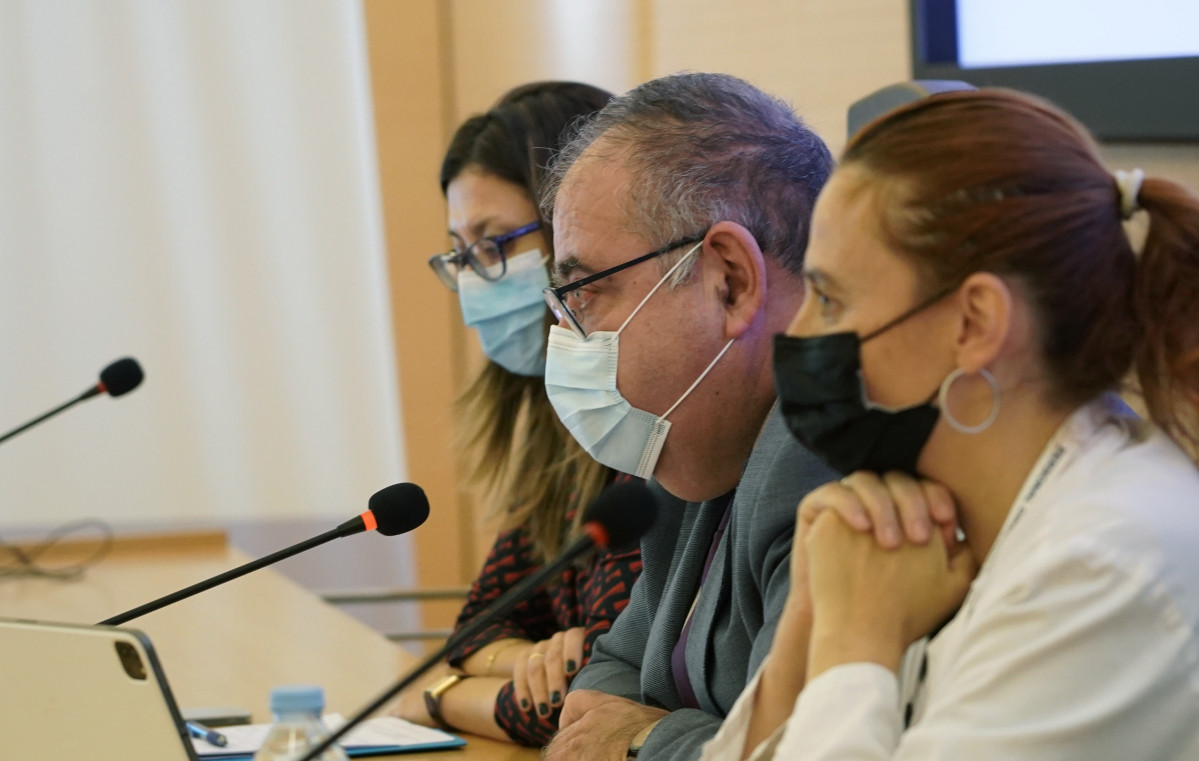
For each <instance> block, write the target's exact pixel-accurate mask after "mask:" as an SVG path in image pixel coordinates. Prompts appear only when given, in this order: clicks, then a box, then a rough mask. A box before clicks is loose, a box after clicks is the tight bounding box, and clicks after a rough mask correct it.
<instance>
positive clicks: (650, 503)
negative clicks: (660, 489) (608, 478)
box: [583, 481, 658, 547]
mask: <svg viewBox="0 0 1199 761" xmlns="http://www.w3.org/2000/svg"><path fill="white" fill-rule="evenodd" d="M657 517H658V500H657V498H656V497H654V493H653V492H652V491H650V490H649V487H648V486H646V485H645V484H643V483H640V482H637V481H628V482H626V483H622V484H612V485H611V486H609V487H608V488H607V489H604V490H603V491H602V492H600V495H599V496H598V497H596V498H595V500H594V501H593V502H592V503H591V504H590V505H588V506H587V509H586V510H585V511H583V523H584V525H586V524H592V523H594V524H599V526H600V527H602V529H603V530H602V531H601V532H598V533H600V534H601V535H602V536H597V535H596V532H592V531H588V533H589V534H591V536H592V537H593V538H594V539H595V540H596V544H598V545H600V546H601V547H627V546H629V545H631V544H633V543H634V542H636V541H637V540H638V539H640V538H641V535H642V534H644V533H645V532H646V531H649V529H650V526H653V525H654V520H655V519H656V518H657Z"/></svg>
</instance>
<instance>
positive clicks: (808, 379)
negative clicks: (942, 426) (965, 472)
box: [774, 289, 953, 475]
mask: <svg viewBox="0 0 1199 761" xmlns="http://www.w3.org/2000/svg"><path fill="white" fill-rule="evenodd" d="M952 290H953V289H947V290H945V291H942V292H939V293H938V294H936V295H935V296H933V297H932V298H930V299H928V300H926V301H923V302H921V303H920V304H918V305H916V306H915V307H914V308H912V309H910V310H908V311H907V312H904V313H903V314H901V315H900V316H899V317H897V318H895V319H894V320H892V321H891V322H889V323H887V324H886V325H884V326H883V327H881V328H879V329H878V330H875V331H874V332H872V333H870V334H869V335H867V336H866V337H864V338H861V339H859V338H858V334H857V333H831V334H829V335H823V336H809V337H806V338H795V337H792V336H787V335H777V336H775V337H774V385H775V388H776V389H777V390H778V395H779V405H780V409H781V411H782V413H783V419H784V420H785V421H786V423H787V428H788V429H789V430H790V431H791V435H792V436H794V437H795V438H796V439H798V440H799V443H801V444H803V445H804V446H805V447H807V448H808V449H809V450H810V451H812V452H813V453H815V454H816V455H817V456H818V457H820V458H821V459H822V460H824V461H825V462H826V463H828V464H829V466H830V467H832V468H833V470H836V471H837V472H839V473H841V474H842V475H848V474H850V473H853V472H854V471H857V470H868V471H873V472H875V473H885V472H887V471H890V470H899V471H903V472H905V473H909V474H911V475H915V474H916V459H917V458H918V457H919V456H920V452H921V450H923V449H924V445H925V444H926V443H927V442H928V437H929V436H930V435H932V432H933V426H935V425H936V423H937V417H938V415H939V414H940V413H939V411H938V410H937V408H936V407H934V406H933V405H932V404H931V402H932V400H933V399H934V398H935V397H936V391H934V392H933V394H932V396H930V397H929V399H928V401H926V402H924V403H922V404H917V405H914V406H911V407H905V408H903V409H899V410H889V409H886V408H884V407H879V406H877V405H874V404H872V403H871V402H870V401H869V400H867V398H866V386H865V384H864V383H863V382H862V364H861V352H860V348H861V344H862V343H863V342H865V341H869V340H870V339H871V338H874V337H875V336H877V335H879V334H881V333H883V332H884V331H886V330H889V329H891V328H892V327H894V326H896V325H898V324H899V323H901V322H903V321H904V320H906V319H907V318H909V317H911V316H912V315H914V314H916V313H917V312H919V311H921V310H923V309H925V308H926V307H928V306H930V305H931V304H933V303H934V302H936V301H939V300H940V299H942V298H944V297H945V296H946V295H948V294H949V293H950V292H951V291H952Z"/></svg>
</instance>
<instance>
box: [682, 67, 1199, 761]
mask: <svg viewBox="0 0 1199 761" xmlns="http://www.w3.org/2000/svg"><path fill="white" fill-rule="evenodd" d="M1126 220H1131V221H1132V222H1133V224H1134V225H1135V227H1134V228H1133V230H1132V232H1133V233H1134V234H1133V235H1132V240H1136V241H1138V243H1136V244H1133V243H1131V242H1130V235H1129V232H1130V231H1126V229H1125V224H1124V223H1125V221H1126ZM1138 231H1139V232H1141V233H1144V235H1143V243H1141V242H1139V241H1141V239H1142V235H1140V234H1135V233H1137V232H1138ZM804 267H805V275H806V281H807V283H808V288H809V291H808V294H807V296H806V299H805V302H804V304H803V306H802V308H801V309H800V311H799V313H798V314H797V316H796V317H795V320H794V322H793V323H792V324H791V327H790V329H789V331H788V335H786V336H780V337H778V338H777V339H776V344H775V358H774V363H775V378H776V384H777V387H778V391H779V399H780V404H781V407H782V412H783V414H784V416H785V418H786V420H787V422H788V425H789V427H790V428H791V430H792V432H793V433H794V434H795V435H796V437H797V438H798V439H799V440H800V441H802V442H803V443H804V444H805V445H806V446H807V447H809V448H810V449H812V450H813V451H814V452H816V453H817V454H819V455H821V456H822V457H824V458H825V459H826V460H827V461H828V462H829V464H831V465H832V466H833V467H834V468H836V469H837V470H839V471H840V472H841V473H843V474H845V478H844V479H843V480H841V481H840V482H833V483H831V484H829V485H826V486H824V487H821V488H820V489H818V490H815V491H813V492H812V493H811V494H810V495H809V496H808V497H806V498H805V499H804V501H803V502H802V503H801V505H800V507H799V511H798V518H797V522H798V525H797V528H796V540H795V551H794V552H793V553H792V586H791V592H790V597H789V599H788V603H787V607H786V609H785V612H784V615H783V618H782V619H781V621H780V625H779V629H778V634H777V636H776V638H775V640H774V643H773V645H772V649H771V652H770V654H769V656H768V657H767V659H766V660H765V661H764V664H763V666H762V668H761V670H760V671H759V674H758V676H757V677H756V678H755V679H754V681H753V682H752V683H751V684H750V686H749V687H748V688H747V689H746V691H745V692H744V693H743V695H742V697H741V698H740V699H739V701H738V703H737V705H736V707H735V708H734V710H733V711H732V713H731V714H730V717H729V719H728V720H727V721H726V723H725V725H724V726H723V728H722V730H721V733H720V734H719V735H718V736H717V737H716V738H714V739H713V741H712V742H711V743H710V744H709V745H708V747H707V748H706V752H705V758H707V759H740V758H743V757H749V756H752V757H754V758H766V757H771V756H773V757H774V758H779V759H788V760H789V761H791V760H795V761H809V760H811V759H822V760H824V759H828V760H830V761H831V760H832V759H854V761H869V760H871V759H913V760H915V759H919V760H920V761H936V760H937V759H946V760H948V759H954V760H955V761H957V760H960V759H971V761H980V760H982V761H985V760H987V759H1024V760H1029V759H1044V760H1046V761H1048V760H1049V759H1054V761H1057V760H1059V759H1087V761H1095V760H1096V759H1111V760H1112V761H1117V760H1119V761H1125V760H1126V759H1134V758H1135V759H1138V761H1144V760H1146V759H1196V758H1199V471H1197V470H1196V466H1195V462H1194V461H1193V459H1192V458H1193V457H1194V456H1195V454H1196V444H1197V443H1199V195H1197V194H1196V193H1194V192H1193V191H1191V190H1188V189H1186V188H1184V187H1182V186H1180V185H1178V184H1175V183H1173V182H1170V181H1167V180H1164V179H1157V178H1148V179H1147V178H1145V177H1144V174H1143V173H1142V172H1141V171H1140V170H1135V171H1132V172H1117V173H1116V174H1115V175H1113V174H1111V173H1109V172H1108V170H1107V169H1105V168H1104V166H1103V164H1102V163H1101V161H1100V159H1099V155H1098V151H1097V148H1096V146H1095V145H1094V143H1093V142H1092V140H1091V138H1090V136H1089V135H1088V134H1087V133H1086V131H1085V129H1084V128H1083V127H1081V126H1080V125H1079V124H1078V123H1077V122H1075V121H1074V120H1073V119H1071V118H1070V117H1069V116H1067V115H1066V114H1064V113H1062V112H1061V111H1059V110H1057V109H1056V108H1054V107H1053V106H1051V105H1049V104H1047V103H1045V102H1044V101H1041V100H1039V99H1036V98H1033V97H1031V96H1026V95H1022V94H1019V93H1015V92H1011V91H1004V90H979V91H971V92H955V93H949V94H942V95H935V96H932V97H929V98H926V99H925V100H922V101H919V102H917V103H914V104H911V105H908V106H905V107H903V108H901V109H899V110H897V111H894V112H892V113H890V114H888V115H885V116H883V117H882V118H880V119H879V120H877V121H876V122H874V123H873V124H871V125H869V126H867V127H866V128H865V129H864V130H863V131H862V132H861V133H860V134H858V135H857V136H855V137H854V138H853V139H852V140H851V142H850V144H849V146H848V148H847V149H846V151H845V155H844V157H843V159H842V162H841V164H840V167H839V169H838V170H837V171H836V172H835V174H834V175H833V177H832V179H830V181H829V183H828V185H827V186H826V187H825V189H824V192H823V193H822V194H821V196H820V199H819V201H818V202H817V205H816V208H815V212H814V217H813V222H812V237H811V243H810V245H809V247H808V252H807V256H806V261H805V264H804ZM1117 390H1124V391H1127V392H1130V395H1135V396H1136V397H1139V398H1140V399H1141V400H1142V401H1143V403H1144V406H1145V408H1146V409H1147V410H1148V415H1147V418H1148V419H1141V418H1140V417H1138V416H1137V415H1136V414H1134V413H1133V412H1132V411H1131V410H1130V409H1129V408H1128V407H1127V406H1126V405H1125V404H1124V402H1123V401H1122V400H1121V398H1120V397H1119V396H1116V395H1115V393H1113V392H1115V391H1117ZM959 531H960V534H959ZM925 638H928V639H925ZM913 643H915V644H913ZM909 646H912V647H910V648H909Z"/></svg>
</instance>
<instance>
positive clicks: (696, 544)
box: [571, 405, 836, 761]
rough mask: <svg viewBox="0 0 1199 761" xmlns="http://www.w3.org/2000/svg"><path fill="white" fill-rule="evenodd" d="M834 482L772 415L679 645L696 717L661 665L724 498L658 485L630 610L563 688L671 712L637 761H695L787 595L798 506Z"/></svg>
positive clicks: (756, 660)
mask: <svg viewBox="0 0 1199 761" xmlns="http://www.w3.org/2000/svg"><path fill="white" fill-rule="evenodd" d="M835 478H836V475H835V474H834V473H833V471H832V470H831V469H829V468H828V466H826V465H825V464H824V463H823V462H821V461H820V460H818V459H817V458H816V456H815V455H813V454H812V453H810V452H808V451H807V450H806V449H804V448H803V447H802V446H800V445H799V444H798V443H796V441H795V440H794V439H793V438H792V437H791V435H790V433H789V432H788V431H787V427H786V424H785V423H784V422H783V419H782V415H780V414H779V412H778V408H777V405H775V408H774V409H773V410H771V412H770V415H769V417H767V420H766V424H765V426H764V427H763V430H762V433H761V435H760V436H759V437H758V441H757V443H756V444H755V446H754V449H753V452H752V453H751V454H750V457H749V460H748V461H747V462H746V464H745V468H744V470H743V471H742V474H741V481H740V483H738V485H737V488H736V489H735V491H734V494H733V503H732V508H731V510H732V512H731V514H730V517H729V524H728V528H727V529H726V530H725V534H724V537H723V538H722V539H721V542H720V545H719V546H718V548H717V550H716V555H715V556H714V557H713V559H712V567H711V569H710V570H709V572H708V577H707V580H706V581H705V583H704V588H703V591H702V593H701V594H700V596H699V600H698V602H697V603H696V608H695V613H694V614H693V620H692V623H691V630H690V633H689V634H688V638H687V650H686V662H687V672H688V674H689V675H690V677H691V685H692V687H693V689H694V690H695V695H696V698H697V699H698V701H699V704H700V708H701V709H702V710H695V709H692V708H683V707H682V701H681V699H680V698H679V693H678V690H677V689H676V688H675V681H674V677H673V674H672V671H671V667H670V656H671V651H672V650H673V648H674V646H675V644H676V643H677V642H678V639H679V632H680V631H681V629H682V627H683V623H684V622H685V621H686V618H687V611H688V610H690V608H691V604H692V601H693V600H695V594H696V589H697V586H698V584H699V580H700V578H701V576H702V574H703V567H704V561H705V560H706V559H707V556H708V550H709V548H710V547H711V544H712V537H713V535H714V534H715V532H716V528H717V526H718V525H719V523H720V519H721V517H722V515H723V512H724V507H725V505H726V504H728V503H727V501H726V500H727V495H725V496H723V497H720V498H717V499H714V500H709V501H707V502H684V501H682V500H680V499H678V498H676V497H674V496H672V495H670V494H669V493H667V492H666V491H665V490H664V489H663V488H662V487H661V486H660V485H659V484H658V483H657V482H656V481H651V482H650V487H651V488H652V489H654V491H655V494H656V495H657V496H658V497H659V499H660V501H661V511H660V512H659V515H658V520H657V523H656V524H655V525H654V527H653V528H652V529H651V530H650V532H649V533H648V534H646V535H645V537H644V538H643V539H642V541H641V561H642V570H641V577H640V579H638V581H637V583H636V585H635V586H634V587H633V591H632V595H631V597H630V599H629V604H628V607H626V608H625V609H624V611H623V612H622V613H621V614H620V616H619V617H617V619H616V621H615V622H614V623H613V625H612V628H611V629H610V630H609V631H608V632H607V633H606V634H604V635H602V636H601V637H600V638H599V639H597V640H596V642H595V646H594V649H593V650H592V656H591V661H590V662H589V663H588V664H587V666H585V667H584V668H583V670H582V671H580V672H579V674H578V676H576V677H575V679H574V681H573V683H572V684H571V689H572V690H574V689H586V690H600V691H602V692H607V693H610V694H613V695H620V696H622V697H626V698H629V699H631V700H636V701H638V702H641V703H644V704H646V705H651V706H658V707H661V708H665V709H667V710H669V711H671V714H670V715H669V716H667V717H666V718H664V719H663V720H662V722H661V723H660V724H659V725H658V726H657V727H656V728H655V729H654V731H653V732H652V733H650V736H649V740H648V741H647V742H646V744H645V745H644V747H643V749H642V751H641V755H642V756H643V757H644V758H647V759H652V760H653V761H659V760H660V759H667V760H669V761H684V760H685V759H695V758H698V757H699V753H700V748H701V746H702V745H703V744H704V743H705V742H706V741H707V740H708V739H710V738H711V737H712V736H713V735H715V734H716V730H717V729H718V728H719V727H720V722H721V720H722V719H723V717H724V716H726V715H727V714H728V712H729V710H730V709H731V708H732V707H733V702H734V701H735V700H736V699H737V696H738V695H739V694H740V693H741V690H742V689H743V688H744V687H745V684H746V682H748V681H749V679H750V677H752V676H753V674H754V672H755V671H757V668H758V665H759V664H761V662H762V659H763V658H764V657H765V656H766V653H767V652H768V651H769V650H770V642H771V640H772V639H773V638H774V630H775V627H776V626H777V625H778V619H779V616H780V614H781V613H782V610H783V603H784V601H785V600H786V599H787V590H788V588H789V586H790V566H789V563H790V557H791V537H792V534H793V533H794V530H795V508H796V506H797V505H798V504H799V501H800V499H802V498H803V496H804V495H805V494H807V493H808V492H809V491H811V490H812V489H813V488H815V487H817V486H819V485H821V484H823V483H827V482H828V481H831V480H834V479H835Z"/></svg>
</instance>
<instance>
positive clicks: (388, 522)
mask: <svg viewBox="0 0 1199 761" xmlns="http://www.w3.org/2000/svg"><path fill="white" fill-rule="evenodd" d="M368 507H369V508H370V511H371V512H372V513H373V514H374V516H375V522H376V523H378V524H379V526H378V531H379V533H380V534H382V535H383V536H396V535H397V534H404V533H407V532H409V531H411V530H412V529H414V528H416V527H417V526H419V525H420V524H422V523H424V522H425V519H426V518H428V517H429V498H428V497H426V496H425V490H424V489H422V488H420V487H419V486H417V485H416V484H392V485H391V486H388V487H387V488H386V489H380V490H379V491H377V492H375V493H374V494H372V495H371V498H370V502H369V503H368Z"/></svg>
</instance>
